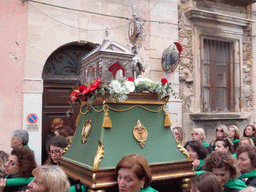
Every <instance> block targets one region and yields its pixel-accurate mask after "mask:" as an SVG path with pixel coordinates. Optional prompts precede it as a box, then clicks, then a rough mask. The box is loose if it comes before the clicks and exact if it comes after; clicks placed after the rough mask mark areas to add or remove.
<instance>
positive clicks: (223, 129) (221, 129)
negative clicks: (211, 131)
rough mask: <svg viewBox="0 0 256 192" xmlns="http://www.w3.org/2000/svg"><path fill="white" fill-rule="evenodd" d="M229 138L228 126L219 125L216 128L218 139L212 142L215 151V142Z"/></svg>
mask: <svg viewBox="0 0 256 192" xmlns="http://www.w3.org/2000/svg"><path fill="white" fill-rule="evenodd" d="M227 137H228V128H227V126H226V125H218V126H217V128H216V138H215V139H214V140H213V141H211V143H210V145H211V147H212V148H213V149H214V148H215V140H216V139H217V138H227Z"/></svg>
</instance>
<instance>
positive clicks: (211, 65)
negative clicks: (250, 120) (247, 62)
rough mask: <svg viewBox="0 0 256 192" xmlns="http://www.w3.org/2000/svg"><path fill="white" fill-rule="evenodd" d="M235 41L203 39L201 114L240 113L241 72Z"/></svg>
mask: <svg viewBox="0 0 256 192" xmlns="http://www.w3.org/2000/svg"><path fill="white" fill-rule="evenodd" d="M235 49H236V46H235V42H232V41H229V40H223V39H214V38H206V37H203V38H202V56H201V57H202V60H201V64H202V65H201V66H202V73H201V74H202V81H201V82H202V89H201V90H202V105H201V106H202V111H203V112H235V111H239V108H240V107H239V106H240V104H239V98H240V73H239V62H236V61H235V58H234V53H235V52H236V50H235Z"/></svg>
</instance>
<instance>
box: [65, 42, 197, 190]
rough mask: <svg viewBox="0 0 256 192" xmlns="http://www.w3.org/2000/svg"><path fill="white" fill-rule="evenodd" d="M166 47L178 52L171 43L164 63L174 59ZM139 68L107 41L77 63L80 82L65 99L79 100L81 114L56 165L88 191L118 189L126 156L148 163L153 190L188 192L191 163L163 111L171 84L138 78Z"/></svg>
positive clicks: (127, 53) (126, 53)
mask: <svg viewBox="0 0 256 192" xmlns="http://www.w3.org/2000/svg"><path fill="white" fill-rule="evenodd" d="M171 49H175V50H176V52H177V51H178V50H177V49H178V47H177V48H176V46H175V44H172V46H171V47H170V49H169V50H167V51H166V55H163V56H164V57H165V58H163V59H165V60H166V59H167V60H168V61H170V59H173V55H170V53H171V54H173V53H172V51H171ZM176 52H175V53H176ZM174 56H175V55H174ZM164 64H165V65H164V67H167V68H168V67H169V68H168V69H167V70H172V69H171V67H172V66H170V65H168V62H167V63H164ZM143 70H144V68H143V66H142V64H141V61H140V59H139V58H138V57H137V56H135V54H133V53H131V52H130V51H128V50H127V49H125V48H124V47H122V46H120V45H118V44H117V43H115V42H111V41H109V40H108V39H107V38H106V39H105V40H104V41H103V43H102V45H99V46H98V47H97V48H96V49H95V50H93V51H92V52H91V53H89V55H87V56H85V57H84V58H83V59H82V69H81V78H82V79H83V82H84V84H83V85H81V86H80V87H79V88H78V90H74V91H73V92H72V93H71V96H70V98H71V100H72V101H74V102H80V105H81V109H80V115H79V116H78V118H77V125H76V126H77V128H76V132H75V135H74V137H73V140H72V142H71V144H70V145H69V146H68V147H67V148H66V149H65V153H64V155H63V159H62V160H61V166H62V168H63V169H64V170H65V172H66V173H67V174H68V175H69V177H71V178H75V179H80V182H81V183H82V184H84V185H86V186H88V188H89V190H88V191H94V192H96V191H98V192H100V191H101V192H104V191H109V192H110V191H111V192H113V191H117V187H116V186H117V181H116V176H115V171H114V169H115V166H116V165H117V163H118V162H119V161H120V160H121V159H122V158H123V157H124V156H126V155H128V154H140V155H143V156H144V157H145V158H146V159H147V161H148V163H149V164H150V167H151V170H152V176H153V182H152V184H151V186H152V187H154V188H155V189H157V190H159V191H170V189H171V191H189V188H190V180H191V177H192V176H194V175H195V172H194V170H193V165H192V162H191V161H189V157H188V153H187V151H186V150H185V149H184V148H183V147H182V146H181V145H180V144H179V143H178V142H177V141H176V140H175V138H174V137H173V134H172V131H171V129H170V127H171V125H172V124H171V119H170V118H169V116H168V114H167V111H166V108H165V106H166V104H167V102H168V100H169V96H170V95H172V94H174V92H173V89H172V86H171V83H170V82H168V81H167V79H166V78H162V79H161V80H160V81H159V82H153V81H151V80H150V79H147V78H143V77H142V76H141V75H140V74H141V72H142V71H143Z"/></svg>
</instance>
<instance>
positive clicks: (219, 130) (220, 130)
mask: <svg viewBox="0 0 256 192" xmlns="http://www.w3.org/2000/svg"><path fill="white" fill-rule="evenodd" d="M216 132H224V130H223V129H216Z"/></svg>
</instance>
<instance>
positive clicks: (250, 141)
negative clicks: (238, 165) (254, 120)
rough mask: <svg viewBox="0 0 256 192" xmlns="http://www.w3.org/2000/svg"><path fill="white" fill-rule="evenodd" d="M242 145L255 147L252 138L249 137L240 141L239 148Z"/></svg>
mask: <svg viewBox="0 0 256 192" xmlns="http://www.w3.org/2000/svg"><path fill="white" fill-rule="evenodd" d="M240 145H251V146H255V145H254V142H253V140H252V139H251V138H249V137H242V138H241V139H240V141H239V146H240Z"/></svg>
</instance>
